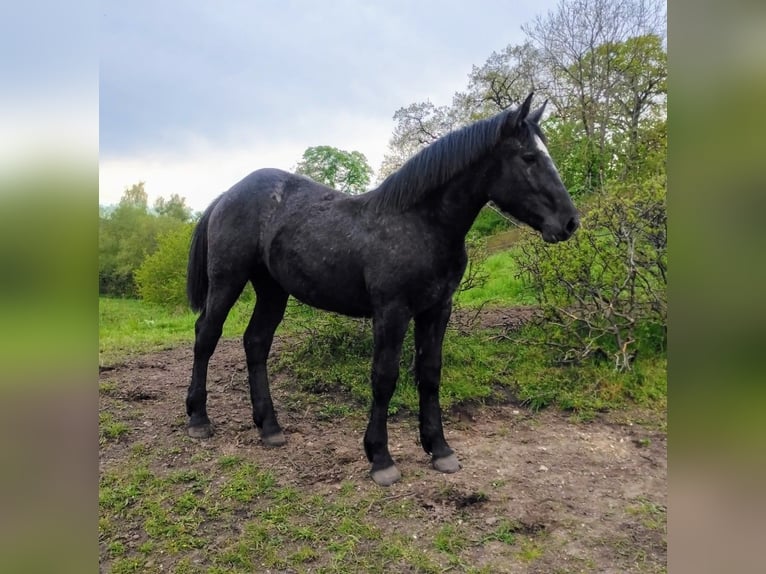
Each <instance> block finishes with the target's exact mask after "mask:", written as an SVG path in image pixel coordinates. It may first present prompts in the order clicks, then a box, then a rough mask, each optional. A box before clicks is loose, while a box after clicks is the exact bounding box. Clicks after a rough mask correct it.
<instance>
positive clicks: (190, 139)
mask: <svg viewBox="0 0 766 574" xmlns="http://www.w3.org/2000/svg"><path fill="white" fill-rule="evenodd" d="M555 3H556V2H555V0H539V1H537V2H509V1H508V0H472V1H470V2H469V1H466V0H442V1H435V0H434V1H430V0H429V1H424V0H419V1H405V0H377V1H373V0H347V1H341V0H323V1H321V2H319V1H310V0H302V1H297V0H296V1H276V0H275V1H271V2H267V1H233V0H228V1H226V2H210V1H209V0H183V1H179V0H173V1H169V0H164V1H162V2H157V1H156V0H152V1H147V0H134V1H131V2H113V1H107V2H102V4H101V12H102V13H101V22H100V30H101V65H100V90H99V93H100V95H99V97H100V112H99V114H100V118H99V121H100V177H99V183H100V192H99V202H100V203H102V204H110V203H116V202H117V201H118V200H119V198H120V196H121V194H122V192H123V190H124V189H125V188H126V187H129V186H130V185H132V184H134V183H136V182H138V181H144V182H145V183H146V190H147V192H148V193H149V199H150V202H153V201H154V199H155V198H156V197H157V196H160V195H162V196H165V197H169V196H170V194H172V193H178V194H180V195H182V196H184V197H186V199H187V202H188V203H189V205H191V206H192V207H193V208H195V209H197V210H202V209H204V207H205V206H206V205H207V204H208V203H209V202H210V200H212V199H213V198H214V197H215V196H217V195H218V194H219V193H220V192H222V191H225V190H226V189H228V188H229V187H231V186H232V185H233V184H234V183H236V182H237V181H239V180H240V179H241V178H242V177H244V176H245V175H247V174H248V173H250V172H251V171H254V170H255V169H258V168H261V167H278V168H282V169H288V170H289V169H291V168H293V167H294V165H295V164H296V163H297V161H298V160H299V159H300V156H301V155H302V153H303V151H304V150H305V149H306V148H307V147H309V146H315V145H331V146H335V147H338V148H341V149H345V150H348V151H351V150H358V151H360V152H362V153H363V154H365V155H366V156H367V159H368V161H369V163H370V165H371V166H372V168H373V169H375V170H376V171H377V170H378V168H379V167H380V163H381V160H382V159H383V155H384V154H385V152H386V147H387V144H388V140H389V138H390V136H391V133H392V130H393V127H394V122H393V119H392V116H393V114H394V112H395V111H396V110H397V109H399V108H400V107H402V106H406V105H408V104H411V103H413V102H418V101H423V100H426V99H430V100H431V101H432V102H433V103H434V104H436V105H443V104H449V103H450V101H451V98H452V95H453V94H454V92H456V91H458V90H463V89H465V87H466V85H467V76H468V74H469V72H470V71H471V66H472V65H482V64H483V63H484V61H485V60H486V59H487V57H488V56H489V55H490V54H491V53H492V52H493V51H499V50H502V49H503V48H504V47H505V46H507V45H508V44H511V43H513V44H516V43H520V42H522V41H523V34H522V32H521V28H520V27H521V25H522V24H524V23H526V22H528V21H530V20H531V19H532V18H533V17H534V16H535V15H536V14H538V13H543V12H545V11H547V10H548V9H551V8H552V7H553V6H554V5H555Z"/></svg>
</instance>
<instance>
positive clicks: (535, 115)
mask: <svg viewBox="0 0 766 574" xmlns="http://www.w3.org/2000/svg"><path fill="white" fill-rule="evenodd" d="M547 105H548V100H545V101H544V102H543V105H542V106H540V107H539V108H537V109H536V110H535V111H534V112H531V113H530V114H529V117H528V118H527V119H528V120H529V121H530V122H532V123H534V124H539V123H540V120H541V119H542V118H543V112H544V111H545V106H547Z"/></svg>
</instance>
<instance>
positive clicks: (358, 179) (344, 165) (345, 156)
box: [295, 146, 373, 195]
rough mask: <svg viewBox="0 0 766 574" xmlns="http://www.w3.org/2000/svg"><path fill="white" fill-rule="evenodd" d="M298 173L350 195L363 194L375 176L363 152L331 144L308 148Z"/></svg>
mask: <svg viewBox="0 0 766 574" xmlns="http://www.w3.org/2000/svg"><path fill="white" fill-rule="evenodd" d="M295 172H296V173H299V174H301V175H305V176H307V177H310V178H311V179H313V180H314V181H316V182H318V183H321V184H324V185H327V186H329V187H332V188H334V189H338V190H340V191H342V192H343V193H348V194H350V195H357V194H360V193H364V192H365V191H366V190H367V186H368V185H369V183H370V180H371V178H372V175H373V171H372V168H371V167H370V165H369V164H368V163H367V158H366V157H365V156H364V154H362V153H361V152H358V151H351V152H348V151H344V150H340V149H338V148H335V147H332V146H315V147H310V148H308V149H306V151H305V152H303V157H302V158H301V160H300V161H299V162H298V165H297V166H296V168H295Z"/></svg>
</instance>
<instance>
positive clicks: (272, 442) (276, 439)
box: [261, 431, 287, 446]
mask: <svg viewBox="0 0 766 574" xmlns="http://www.w3.org/2000/svg"><path fill="white" fill-rule="evenodd" d="M261 440H262V441H263V444H264V445H266V446H282V445H284V444H285V443H286V442H287V438H285V433H283V432H282V431H279V432H275V433H274V434H270V435H269V436H261Z"/></svg>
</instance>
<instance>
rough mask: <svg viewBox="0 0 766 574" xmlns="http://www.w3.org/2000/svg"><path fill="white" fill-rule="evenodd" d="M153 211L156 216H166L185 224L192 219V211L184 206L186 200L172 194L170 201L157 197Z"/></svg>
mask: <svg viewBox="0 0 766 574" xmlns="http://www.w3.org/2000/svg"><path fill="white" fill-rule="evenodd" d="M154 211H155V212H156V213H157V214H158V215H166V216H168V217H172V218H173V219H177V220H178V221H184V222H186V221H190V220H191V218H192V209H191V207H189V206H187V205H186V198H184V197H181V196H180V195H178V194H177V193H174V194H172V195H171V196H170V199H165V198H164V197H158V198H157V200H156V201H155V202H154Z"/></svg>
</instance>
